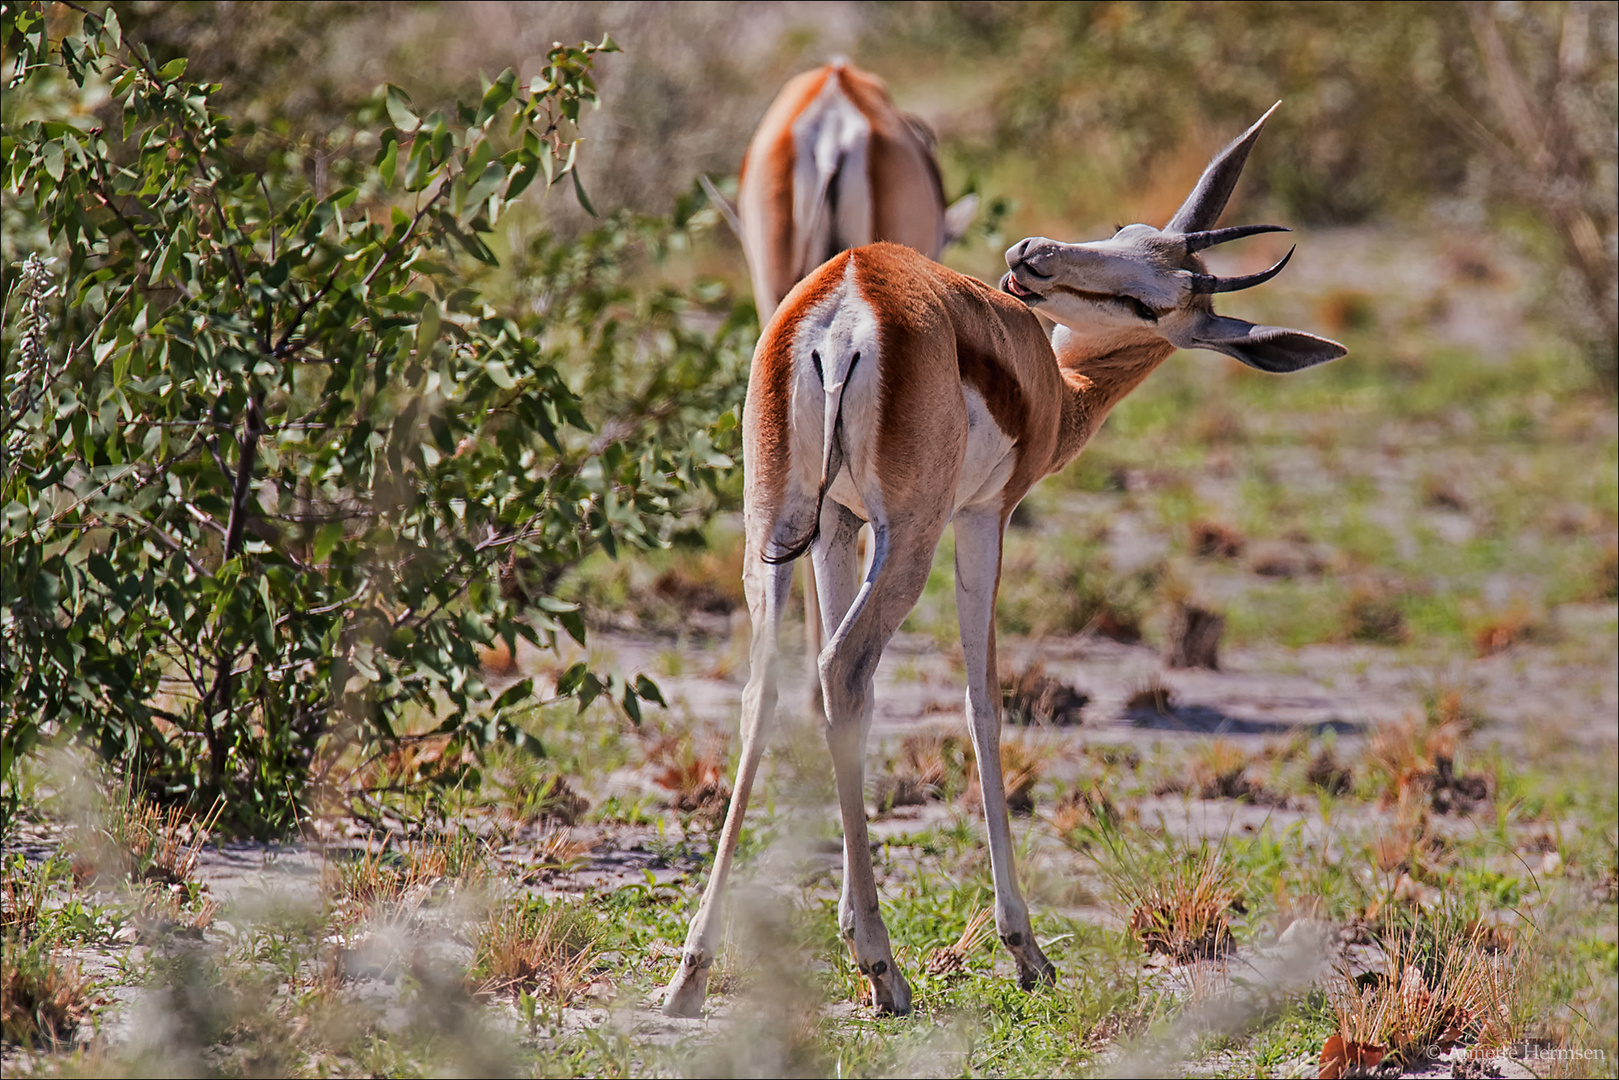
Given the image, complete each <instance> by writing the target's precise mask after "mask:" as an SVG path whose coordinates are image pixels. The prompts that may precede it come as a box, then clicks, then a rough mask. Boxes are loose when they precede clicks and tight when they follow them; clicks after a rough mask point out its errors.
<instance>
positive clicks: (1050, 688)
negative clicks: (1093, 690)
mask: <svg viewBox="0 0 1619 1080" xmlns="http://www.w3.org/2000/svg"><path fill="white" fill-rule="evenodd" d="M1090 700H1091V698H1090V695H1089V694H1086V693H1084V692H1083V691H1080V690H1077V689H1075V688H1074V687H1072V686H1070V685H1069V684H1067V683H1065V682H1063V681H1062V680H1060V679H1055V678H1052V677H1051V676H1050V675H1047V674H1046V669H1045V665H1044V664H1042V663H1040V662H1039V661H1038V660H1036V661H1033V662H1032V663H1030V664H1029V665H1028V666H1027V667H1025V668H1023V669H1022V670H1021V671H1014V672H1013V673H1012V674H1011V675H1009V676H1007V677H1004V678H1002V679H1001V703H1002V706H1003V707H1004V708H1005V710H1006V719H1007V722H1008V723H1013V724H1033V723H1041V724H1077V723H1079V722H1080V711H1081V710H1082V709H1084V708H1085V706H1086V705H1088V704H1090Z"/></svg>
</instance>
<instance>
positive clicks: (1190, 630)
mask: <svg viewBox="0 0 1619 1080" xmlns="http://www.w3.org/2000/svg"><path fill="white" fill-rule="evenodd" d="M1224 634H1225V616H1224V615H1221V614H1219V613H1218V612H1214V611H1210V610H1208V609H1207V608H1202V607H1198V606H1197V605H1196V604H1189V603H1186V602H1184V601H1183V602H1181V603H1178V604H1176V605H1175V610H1174V613H1173V614H1172V615H1171V616H1170V620H1169V628H1168V631H1167V632H1166V633H1165V635H1164V653H1163V655H1164V663H1165V664H1167V665H1169V666H1170V667H1172V668H1207V669H1209V670H1210V671H1217V670H1219V667H1220V638H1221V637H1222V636H1223V635H1224Z"/></svg>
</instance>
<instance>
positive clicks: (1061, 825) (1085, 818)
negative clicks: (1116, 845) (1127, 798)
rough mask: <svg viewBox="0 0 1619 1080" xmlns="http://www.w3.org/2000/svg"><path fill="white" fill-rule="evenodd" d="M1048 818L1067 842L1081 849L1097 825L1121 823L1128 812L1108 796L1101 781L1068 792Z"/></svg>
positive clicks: (1105, 825) (1112, 825)
mask: <svg viewBox="0 0 1619 1080" xmlns="http://www.w3.org/2000/svg"><path fill="white" fill-rule="evenodd" d="M1046 820H1047V821H1048V822H1049V823H1050V825H1051V827H1052V828H1053V829H1055V830H1056V831H1057V835H1058V836H1059V837H1060V838H1061V839H1062V841H1063V843H1065V844H1067V845H1068V846H1069V847H1072V848H1075V849H1076V850H1079V849H1083V848H1084V847H1085V846H1086V845H1087V843H1088V837H1089V834H1090V833H1092V832H1094V831H1095V830H1097V829H1112V828H1116V827H1118V826H1119V825H1120V824H1121V823H1122V822H1123V820H1124V815H1123V814H1121V813H1120V812H1119V809H1118V807H1116V806H1114V805H1113V800H1112V799H1110V798H1108V796H1107V792H1105V791H1103V790H1102V785H1101V784H1100V783H1099V782H1098V783H1094V784H1092V785H1091V786H1090V787H1088V788H1074V789H1072V790H1071V791H1069V792H1067V793H1066V794H1064V795H1063V797H1062V798H1061V799H1058V800H1057V803H1056V805H1055V806H1053V807H1052V808H1051V815H1050V816H1049V817H1048V818H1047V819H1046Z"/></svg>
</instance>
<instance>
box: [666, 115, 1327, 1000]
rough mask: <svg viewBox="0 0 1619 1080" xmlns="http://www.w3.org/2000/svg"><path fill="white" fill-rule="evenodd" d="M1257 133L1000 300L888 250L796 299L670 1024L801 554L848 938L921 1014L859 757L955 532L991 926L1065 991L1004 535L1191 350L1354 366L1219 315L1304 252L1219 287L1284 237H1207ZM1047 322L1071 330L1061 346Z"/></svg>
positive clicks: (726, 855)
mask: <svg viewBox="0 0 1619 1080" xmlns="http://www.w3.org/2000/svg"><path fill="white" fill-rule="evenodd" d="M1269 115H1270V114H1269V113H1266V114H1265V116H1266V117H1268V116H1269ZM1264 122H1265V117H1262V118H1261V119H1260V120H1259V122H1257V123H1255V124H1254V126H1253V127H1251V128H1249V129H1248V131H1247V132H1245V133H1244V134H1243V135H1242V136H1241V137H1240V138H1239V139H1237V140H1236V141H1235V142H1233V143H1232V144H1231V145H1230V146H1228V147H1226V148H1225V149H1224V150H1223V151H1221V152H1220V154H1219V155H1218V156H1216V157H1215V159H1214V160H1213V161H1212V162H1211V163H1210V165H1209V167H1208V168H1207V169H1206V170H1205V171H1204V173H1203V176H1202V178H1201V179H1200V180H1199V181H1198V184H1197V187H1196V188H1195V189H1194V190H1193V191H1192V193H1191V195H1190V196H1189V197H1188V198H1187V200H1186V202H1185V203H1184V204H1183V205H1182V206H1181V208H1180V209H1179V210H1178V211H1177V212H1176V214H1175V216H1174V217H1173V218H1172V219H1171V220H1170V222H1169V224H1168V225H1166V226H1165V227H1164V228H1162V229H1155V228H1152V227H1151V226H1148V225H1130V226H1126V227H1125V228H1123V229H1120V230H1119V231H1118V233H1117V234H1116V235H1114V236H1112V237H1110V238H1108V239H1106V240H1099V241H1094V242H1090V243H1076V244H1065V243H1059V242H1057V241H1055V240H1048V239H1044V238H1031V239H1027V240H1023V241H1021V242H1019V243H1017V244H1015V245H1013V246H1012V247H1011V248H1010V249H1009V250H1008V251H1007V253H1006V261H1007V265H1008V267H1009V268H1010V270H1009V272H1008V273H1007V274H1006V276H1005V277H1003V278H1002V279H1001V285H1000V290H999V291H997V290H996V289H993V288H991V287H990V286H988V285H985V284H983V283H982V282H979V281H975V280H974V279H972V278H968V277H963V276H962V275H961V274H958V273H955V272H953V271H951V270H948V269H946V268H945V267H943V266H939V265H938V264H936V263H933V262H931V261H929V260H928V259H926V258H924V257H923V256H921V255H919V254H917V253H916V252H915V251H913V250H910V249H908V248H904V247H900V246H898V245H895V244H873V245H871V246H869V247H862V248H857V249H855V250H853V251H848V252H844V253H843V254H840V255H838V256H837V257H835V258H833V259H832V260H830V261H829V262H827V263H826V264H825V265H823V266H822V267H820V268H819V269H818V270H816V271H815V272H814V273H812V274H810V275H809V276H808V277H807V278H805V279H804V281H803V282H801V283H800V284H799V285H798V286H797V287H796V288H794V289H793V290H792V291H791V292H790V293H789V294H788V295H787V297H786V298H785V299H784V300H783V302H782V304H781V307H780V310H778V311H777V312H776V315H775V317H774V318H773V319H772V320H771V321H770V324H769V326H768V327H767V328H766V329H765V331H764V334H763V335H762V336H761V338H760V340H759V345H758V348H757V350H756V351H755V352H754V356H753V370H752V374H751V376H750V378H749V381H748V397H747V404H746V407H745V410H744V414H743V461H744V463H745V484H744V494H743V518H744V527H745V531H746V554H745V556H744V560H745V561H744V569H743V582H744V585H745V587H746V591H747V596H748V607H749V611H750V613H751V615H752V618H753V627H754V636H753V644H752V655H751V661H752V670H751V673H750V675H749V678H748V684H747V688H746V690H745V691H744V693H743V699H742V758H741V762H740V764H739V765H738V767H737V776H736V787H735V791H734V794H733V795H732V799H731V806H730V811H729V813H728V814H727V816H726V820H725V828H724V830H723V832H722V833H721V836H720V842H719V847H718V850H717V852H716V854H715V859H714V869H713V873H712V876H711V877H710V879H709V882H708V887H707V890H706V891H705V892H704V894H703V899H702V904H701V906H700V907H699V908H698V911H697V915H696V918H695V919H694V920H693V921H692V924H691V929H690V932H689V933H688V934H687V936H686V945H685V950H684V954H683V956H682V961H681V965H680V969H679V971H677V972H676V973H675V976H674V979H673V980H672V981H671V983H670V985H669V990H668V994H667V996H666V997H665V999H664V1006H663V1007H664V1011H665V1012H667V1013H669V1014H670V1015H676V1016H693V1015H697V1014H698V1013H700V1012H701V1009H702V1003H703V997H704V990H705V987H706V985H707V982H708V970H709V966H710V964H711V963H712V962H713V959H714V953H715V948H716V945H717V944H718V941H719V931H720V905H721V900H722V897H723V894H724V890H725V880H726V876H727V874H728V873H729V872H730V869H731V864H732V860H733V856H734V854H735V850H736V843H737V836H738V833H739V830H740V827H741V824H742V818H743V815H744V813H745V812H746V808H747V803H748V793H749V790H750V788H751V787H752V784H753V779H754V775H755V772H756V770H757V768H758V764H759V756H760V753H761V752H762V750H763V748H764V743H765V738H766V736H767V733H768V728H769V725H770V723H771V719H772V714H773V711H774V708H775V703H776V636H777V633H778V631H779V626H780V623H781V617H782V612H783V609H784V607H785V606H786V603H787V597H788V591H789V587H790V585H791V581H792V576H791V575H792V562H793V560H794V559H796V558H798V557H799V556H801V555H803V554H805V553H806V552H808V553H809V554H810V555H811V557H812V560H813V563H814V569H815V577H816V580H817V582H818V583H819V585H820V606H821V618H822V622H823V626H824V629H825V632H826V635H827V638H828V644H827V646H826V648H825V649H824V650H822V652H821V654H820V658H819V661H820V675H821V685H822V690H823V692H824V694H825V699H826V712H827V717H828V721H827V743H828V746H829V748H830V750H831V754H832V764H833V770H834V772H835V774H836V777H837V790H838V804H839V809H840V811H841V813H842V818H843V837H844V840H843V871H844V873H843V894H842V898H841V901H840V903H839V907H838V922H839V927H840V929H841V930H842V933H843V935H844V937H845V939H846V940H847V942H848V944H849V947H850V950H851V951H852V953H853V954H854V958H855V961H856V963H857V964H858V966H859V968H860V971H861V972H862V973H863V974H864V975H865V976H866V977H867V978H868V979H869V980H870V982H871V988H872V994H873V1001H874V1002H875V1003H876V1004H877V1006H878V1007H879V1008H881V1009H883V1010H886V1011H890V1012H894V1013H904V1012H906V1011H908V1010H909V1008H910V999H911V992H910V987H909V985H908V984H907V983H906V981H905V978H904V976H903V975H902V974H901V973H900V971H899V969H898V968H897V967H896V966H895V964H894V957H893V953H892V951H891V949H890V947H889V940H888V931H887V928H886V927H885V926H884V925H883V921H882V918H881V916H880V914H879V913H878V898H877V883H876V879H875V877H874V875H873V872H872V865H871V851H870V848H869V847H868V846H867V845H868V840H867V833H866V808H865V793H864V788H863V777H862V764H863V758H864V752H865V739H866V732H867V729H868V727H869V725H870V723H871V715H872V677H873V674H874V672H875V671H876V668H877V661H878V659H879V657H880V656H881V655H882V651H883V648H884V646H885V645H886V644H887V642H888V640H889V638H890V637H891V636H892V635H893V633H894V631H895V630H896V629H897V628H898V627H899V625H900V622H901V621H902V620H903V619H904V618H905V616H906V614H907V613H908V612H910V610H911V607H912V605H914V604H915V602H916V599H917V597H918V596H919V595H920V594H921V592H922V586H923V584H924V583H925V582H926V580H927V577H928V571H929V568H930V566H931V564H932V561H933V552H934V548H935V547H936V546H937V544H938V542H939V538H940V536H941V534H942V533H943V531H944V527H945V525H946V524H947V523H953V524H954V527H955V542H956V543H955V546H956V604H957V607H958V610H959V618H960V627H961V646H962V652H963V655H964V657H965V659H966V666H967V723H968V726H969V728H970V731H971V735H972V741H973V746H974V749H975V751H976V753H977V759H978V778H979V784H980V787H981V789H982V791H983V803H984V818H985V823H986V827H987V831H988V834H989V848H990V867H991V874H992V877H993V879H994V885H995V924H996V928H997V930H998V931H999V934H1000V938H1001V941H1002V942H1003V943H1005V945H1006V947H1007V948H1008V949H1009V950H1010V951H1011V953H1012V956H1013V957H1014V958H1015V959H1016V961H1017V966H1018V976H1019V982H1020V983H1021V984H1022V986H1023V987H1024V988H1026V989H1027V988H1032V987H1034V986H1035V985H1036V984H1038V983H1040V982H1043V981H1052V980H1054V979H1055V978H1056V971H1055V969H1054V968H1053V967H1052V965H1051V963H1050V961H1048V960H1047V959H1046V957H1045V954H1044V953H1043V952H1042V951H1041V948H1040V946H1039V944H1038V943H1037V942H1036V941H1035V937H1034V931H1033V928H1032V926H1031V925H1030V922H1029V912H1028V906H1027V905H1026V904H1025V903H1024V900H1023V897H1022V895H1021V893H1020V892H1019V889H1018V885H1017V877H1016V872H1015V870H1014V868H1013V865H1012V837H1011V828H1010V824H1009V821H1008V818H1007V808H1006V795H1005V790H1004V787H1003V784H1002V778H1001V761H1000V690H999V686H998V681H997V677H996V667H995V627H994V610H995V594H996V589H997V586H998V583H999V578H1000V569H1001V543H1002V538H1003V536H1004V533H1005V530H1006V522H1007V519H1008V517H1009V516H1010V515H1011V513H1012V510H1013V508H1014V507H1015V506H1017V504H1018V501H1019V500H1020V499H1022V498H1023V496H1024V495H1025V494H1026V493H1027V492H1028V490H1029V488H1030V487H1031V486H1032V485H1033V484H1034V483H1035V481H1037V480H1039V479H1040V478H1041V477H1043V476H1046V475H1048V474H1050V473H1053V472H1056V471H1058V470H1059V469H1061V468H1063V467H1064V466H1065V465H1067V464H1068V462H1070V461H1072V460H1073V459H1074V458H1075V457H1076V456H1077V455H1078V454H1079V452H1080V451H1081V450H1082V449H1083V448H1084V446H1085V443H1086V441H1087V440H1089V439H1090V437H1091V436H1092V435H1093V434H1094V433H1095V431H1096V429H1097V428H1098V427H1099V426H1100V425H1101V423H1102V421H1103V419H1104V418H1105V417H1106V416H1107V414H1108V411H1109V410H1110V409H1112V408H1113V406H1114V405H1116V404H1117V403H1118V402H1119V401H1120V399H1122V398H1123V397H1124V396H1125V395H1126V394H1128V393H1129V392H1130V391H1131V390H1132V389H1134V388H1135V387H1136V386H1137V385H1139V384H1140V383H1141V381H1142V380H1143V379H1145V378H1146V377H1147V376H1148V375H1149V374H1150V373H1151V372H1152V371H1153V369H1155V368H1156V367H1158V365H1159V364H1161V363H1163V362H1164V360H1165V359H1166V358H1167V357H1168V356H1169V355H1170V353H1172V352H1174V351H1175V350H1176V349H1177V348H1184V349H1213V350H1215V351H1218V352H1223V353H1226V354H1227V355H1230V356H1234V357H1236V358H1237V359H1238V360H1240V361H1242V362H1243V363H1245V364H1248V365H1250V366H1252V367H1256V368H1259V369H1260V370H1262V371H1270V372H1289V371H1297V370H1299V369H1300V368H1305V367H1309V366H1311V365H1312V364H1319V363H1322V362H1323V361H1326V360H1332V359H1335V358H1336V357H1339V356H1342V355H1343V354H1344V348H1343V346H1341V345H1339V344H1337V343H1336V342H1332V341H1328V340H1326V339H1324V338H1319V337H1315V336H1313V335H1311V334H1306V333H1302V332H1300V331H1297V330H1287V329H1282V328H1279V327H1267V326H1255V325H1254V324H1252V323H1248V322H1244V321H1243V320H1241V319H1233V318H1226V317H1223V316H1220V315H1217V314H1215V313H1214V309H1213V305H1212V303H1211V296H1212V294H1214V293H1218V292H1228V291H1231V290H1234V289H1246V288H1249V287H1252V286H1254V285H1258V284H1260V283H1262V282H1264V281H1267V280H1269V279H1270V278H1271V277H1273V276H1275V275H1276V274H1277V273H1278V272H1280V270H1281V269H1282V267H1283V266H1284V265H1285V264H1286V263H1287V258H1288V257H1291V255H1292V252H1291V251H1289V252H1288V257H1284V258H1283V259H1282V260H1281V261H1280V262H1278V263H1277V264H1276V265H1275V266H1273V267H1271V268H1270V269H1269V270H1266V271H1265V272H1263V273H1260V274H1251V275H1248V276H1245V277H1231V278H1221V277H1217V276H1214V275H1212V274H1210V273H1208V271H1207V270H1206V268H1205V267H1204V266H1203V264H1202V262H1201V260H1200V259H1199V258H1198V256H1197V254H1196V253H1197V252H1198V251H1200V250H1201V249H1203V248H1206V247H1208V246H1209V245H1211V244H1218V243H1224V242H1226V241H1229V240H1235V239H1237V238H1239V237H1242V236H1248V235H1251V234H1253V233H1258V232H1269V231H1273V230H1275V229H1276V227H1275V226H1263V225H1261V226H1243V227H1239V228H1228V229H1215V228H1213V226H1214V224H1215V222H1216V220H1217V219H1218V218H1219V216H1220V213H1221V211H1222V210H1223V209H1224V208H1225V204H1226V202H1227V200H1228V199H1229V198H1230V195H1231V191H1232V188H1233V187H1234V185H1235V184H1236V181H1237V177H1238V175H1239V174H1240V173H1241V171H1242V166H1243V163H1244V161H1245V160H1246V159H1247V157H1248V151H1249V149H1250V148H1251V147H1252V145H1253V143H1254V140H1255V139H1256V138H1257V137H1258V135H1259V131H1260V128H1261V126H1262V125H1263V124H1264ZM1031 309H1034V310H1039V311H1042V312H1044V313H1045V314H1046V315H1048V316H1049V317H1050V318H1051V319H1052V320H1054V321H1055V322H1056V323H1057V324H1058V325H1057V328H1056V330H1055V332H1054V334H1053V336H1052V339H1051V340H1050V341H1048V340H1047V339H1046V336H1045V334H1044V332H1043V331H1042V330H1041V327H1040V323H1039V320H1037V319H1036V318H1035V317H1034V314H1033V311H1032V310H1031ZM862 522H870V523H871V526H872V529H873V538H874V539H873V552H872V559H871V566H870V568H869V569H868V570H867V571H866V573H865V575H864V580H857V576H858V562H857V559H856V555H855V544H854V537H855V533H856V530H857V529H858V528H859V527H860V525H861V523H862Z"/></svg>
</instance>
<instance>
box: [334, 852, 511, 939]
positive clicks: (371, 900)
mask: <svg viewBox="0 0 1619 1080" xmlns="http://www.w3.org/2000/svg"><path fill="white" fill-rule="evenodd" d="M478 843H479V842H478V841H476V840H473V839H471V838H469V837H466V836H460V835H458V836H453V837H438V838H434V839H429V840H423V841H418V842H415V843H409V844H405V845H403V846H395V845H394V844H393V843H392V841H391V840H388V841H384V842H383V843H382V844H380V845H378V846H377V847H375V848H373V847H371V846H369V845H367V847H366V849H365V850H364V851H362V852H359V853H357V854H356V855H354V856H353V857H351V858H341V857H340V858H335V859H329V860H327V862H326V863H325V864H324V865H323V866H322V868H321V888H322V890H323V891H324V892H325V893H326V894H327V895H328V896H330V897H331V898H332V901H333V904H334V906H335V907H336V909H337V911H338V914H339V916H340V917H341V918H346V919H349V920H354V919H358V918H377V917H386V916H389V915H392V914H395V913H398V912H400V911H413V910H415V909H416V908H418V907H420V906H421V905H422V904H424V903H426V902H427V900H428V899H429V898H430V897H432V895H433V894H434V892H435V891H436V890H437V889H438V888H439V887H440V886H441V885H450V886H465V885H469V884H471V883H473V882H474V881H476V880H478V879H479V878H481V877H482V876H483V872H484V864H483V862H482V860H481V858H478V857H476V856H477V855H478V854H481V852H474V851H472V850H469V849H471V848H475V847H476V846H477V844H478Z"/></svg>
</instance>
